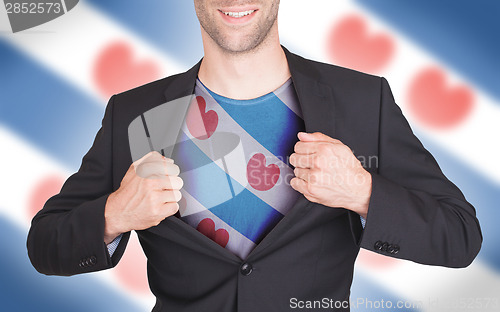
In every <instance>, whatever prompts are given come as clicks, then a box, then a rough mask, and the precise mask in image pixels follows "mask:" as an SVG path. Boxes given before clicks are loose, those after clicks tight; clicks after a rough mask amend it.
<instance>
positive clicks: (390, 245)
mask: <svg viewBox="0 0 500 312" xmlns="http://www.w3.org/2000/svg"><path fill="white" fill-rule="evenodd" d="M387 252H388V253H390V254H391V255H392V254H394V245H392V244H389V246H387Z"/></svg>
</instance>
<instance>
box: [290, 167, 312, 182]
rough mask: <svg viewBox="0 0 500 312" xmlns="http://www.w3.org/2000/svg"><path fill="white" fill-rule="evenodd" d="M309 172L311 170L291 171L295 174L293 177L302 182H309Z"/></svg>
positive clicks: (299, 169)
mask: <svg viewBox="0 0 500 312" xmlns="http://www.w3.org/2000/svg"><path fill="white" fill-rule="evenodd" d="M310 171H311V169H304V168H298V167H297V168H295V169H293V173H294V174H295V176H296V177H297V178H299V179H301V180H304V181H309V172H310Z"/></svg>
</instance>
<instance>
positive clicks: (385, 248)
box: [380, 242, 389, 251]
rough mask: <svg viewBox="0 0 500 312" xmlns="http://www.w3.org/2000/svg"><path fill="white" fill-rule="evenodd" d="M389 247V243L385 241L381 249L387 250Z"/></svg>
mask: <svg viewBox="0 0 500 312" xmlns="http://www.w3.org/2000/svg"><path fill="white" fill-rule="evenodd" d="M388 247H389V244H388V243H387V242H384V243H383V244H382V248H381V249H380V250H382V251H387V248H388Z"/></svg>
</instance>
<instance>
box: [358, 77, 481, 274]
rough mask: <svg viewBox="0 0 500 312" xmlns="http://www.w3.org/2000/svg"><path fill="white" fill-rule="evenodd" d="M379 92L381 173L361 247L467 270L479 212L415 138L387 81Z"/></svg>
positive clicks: (375, 177) (477, 244) (477, 239)
mask: <svg viewBox="0 0 500 312" xmlns="http://www.w3.org/2000/svg"><path fill="white" fill-rule="evenodd" d="M381 89H382V90H381V104H380V105H381V107H380V126H379V155H378V156H379V157H378V170H376V172H372V194H371V199H370V203H369V210H368V215H367V218H366V226H365V229H364V230H363V233H362V236H361V241H360V245H361V247H363V248H365V249H368V250H372V251H375V252H378V253H381V254H384V255H389V256H393V257H396V258H401V259H407V260H412V261H415V262H418V263H423V264H430V265H441V266H447V267H466V266H468V265H469V264H470V263H471V262H472V261H473V260H474V258H475V257H476V255H477V253H478V252H479V249H480V248H481V243H482V234H481V229H480V226H479V222H478V220H477V218H476V215H475V209H474V207H473V206H472V205H471V204H470V203H468V202H467V200H466V199H465V198H464V196H463V194H462V193H461V191H460V190H459V189H458V188H457V187H456V186H455V185H454V184H453V183H452V182H450V181H449V180H448V179H447V178H446V177H445V176H444V174H443V173H442V172H441V169H440V168H439V166H438V164H437V162H436V160H435V159H434V158H433V157H432V155H431V154H430V153H429V152H428V151H427V150H426V149H425V148H424V147H423V146H422V144H421V143H420V141H419V140H418V139H417V138H416V137H415V135H414V134H413V132H412V130H411V129H410V126H409V125H408V122H407V121H406V119H405V118H404V116H403V114H402V113H401V110H400V108H399V107H398V106H397V105H396V103H395V102H394V98H393V96H392V93H391V90H390V88H389V84H388V83H387V81H386V80H385V79H384V78H382V81H381ZM358 228H359V226H358Z"/></svg>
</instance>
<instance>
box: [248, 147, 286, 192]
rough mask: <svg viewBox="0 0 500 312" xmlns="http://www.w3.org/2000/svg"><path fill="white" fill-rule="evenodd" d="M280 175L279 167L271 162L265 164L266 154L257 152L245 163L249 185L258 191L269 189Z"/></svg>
mask: <svg viewBox="0 0 500 312" xmlns="http://www.w3.org/2000/svg"><path fill="white" fill-rule="evenodd" d="M279 177H280V168H279V167H278V166H277V165H275V164H271V165H269V166H266V156H264V154H261V153H257V154H255V155H253V156H252V158H251V159H250V160H249V161H248V164H247V179H248V183H250V185H251V186H252V187H253V188H254V189H256V190H258V191H267V190H270V189H271V188H272V187H273V186H274V185H276V182H278V179H279Z"/></svg>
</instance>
